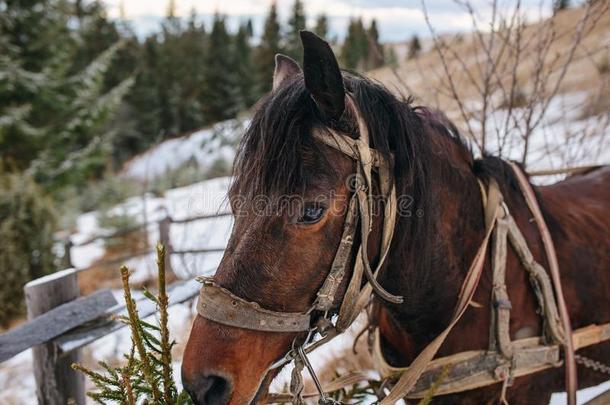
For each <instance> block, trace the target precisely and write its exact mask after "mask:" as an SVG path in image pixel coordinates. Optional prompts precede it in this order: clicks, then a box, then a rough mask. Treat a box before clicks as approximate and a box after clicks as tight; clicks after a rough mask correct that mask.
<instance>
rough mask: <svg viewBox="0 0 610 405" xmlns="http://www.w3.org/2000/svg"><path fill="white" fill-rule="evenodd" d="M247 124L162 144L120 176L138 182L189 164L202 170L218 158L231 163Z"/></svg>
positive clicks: (216, 128) (236, 122)
mask: <svg viewBox="0 0 610 405" xmlns="http://www.w3.org/2000/svg"><path fill="white" fill-rule="evenodd" d="M248 123H249V121H248V120H244V121H242V120H228V121H224V122H220V123H218V124H216V125H214V126H212V127H211V128H205V129H201V130H199V131H196V132H193V133H192V134H190V135H187V136H184V137H180V138H175V139H170V140H167V141H164V142H161V143H160V144H159V145H157V146H155V147H153V148H151V149H150V150H149V151H148V152H146V153H143V154H141V155H138V156H136V157H135V158H133V159H131V160H130V161H129V162H127V164H126V165H125V168H124V170H123V174H124V175H125V176H126V177H130V178H133V179H137V180H152V179H154V178H156V177H159V176H162V175H163V174H165V173H166V172H167V171H169V170H173V169H176V168H178V167H180V166H181V165H183V164H185V163H186V162H189V161H195V162H196V163H197V164H198V165H199V167H200V168H201V169H202V170H205V169H206V168H208V167H210V165H212V164H213V163H214V161H216V160H218V159H219V158H222V159H224V160H226V161H227V162H232V161H233V158H234V156H235V146H236V145H237V143H238V142H239V139H240V137H241V134H242V133H243V131H244V129H245V128H246V127H247V126H248Z"/></svg>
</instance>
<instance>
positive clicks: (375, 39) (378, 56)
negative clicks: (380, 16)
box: [366, 19, 384, 69]
mask: <svg viewBox="0 0 610 405" xmlns="http://www.w3.org/2000/svg"><path fill="white" fill-rule="evenodd" d="M366 34H367V39H368V58H367V63H366V68H367V69H375V68H378V67H380V66H383V63H384V55H383V47H382V46H381V44H380V43H379V30H378V29H377V21H376V20H375V19H373V20H372V21H371V25H370V27H369V29H368V30H367V32H366Z"/></svg>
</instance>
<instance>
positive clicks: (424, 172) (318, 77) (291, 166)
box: [182, 32, 610, 405]
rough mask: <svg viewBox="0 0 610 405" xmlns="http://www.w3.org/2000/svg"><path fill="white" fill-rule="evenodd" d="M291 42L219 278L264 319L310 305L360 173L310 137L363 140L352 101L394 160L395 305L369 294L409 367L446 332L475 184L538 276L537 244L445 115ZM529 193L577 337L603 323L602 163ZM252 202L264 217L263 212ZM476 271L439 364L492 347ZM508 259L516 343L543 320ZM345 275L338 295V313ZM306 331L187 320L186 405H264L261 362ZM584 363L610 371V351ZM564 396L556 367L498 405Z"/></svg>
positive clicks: (607, 254) (384, 279)
mask: <svg viewBox="0 0 610 405" xmlns="http://www.w3.org/2000/svg"><path fill="white" fill-rule="evenodd" d="M301 38H302V41H303V47H304V61H305V62H304V68H303V71H301V69H300V68H299V66H298V65H297V64H296V63H295V62H294V61H292V60H290V59H288V58H286V57H281V56H280V57H278V58H276V62H277V63H276V72H275V76H274V86H273V91H272V92H271V93H270V94H269V95H267V96H266V98H265V99H264V100H262V101H261V102H260V103H259V105H258V108H257V111H256V113H255V115H254V118H253V120H252V123H251V124H250V126H249V128H248V130H247V132H246V134H245V135H244V138H243V140H242V143H241V146H240V150H239V154H238V158H237V161H236V164H235V168H234V183H233V185H232V187H231V189H230V193H229V196H230V201H231V205H232V208H233V210H234V212H235V213H236V217H235V225H234V228H233V233H232V235H231V239H230V241H229V244H228V246H227V249H226V252H225V254H224V257H223V260H222V262H221V264H220V267H219V268H218V271H217V272H216V275H215V276H214V281H215V283H217V284H218V285H220V286H222V287H224V288H226V289H227V290H229V291H231V292H232V293H233V294H235V295H236V296H238V297H241V298H243V299H245V300H248V301H254V302H257V303H259V304H260V306H261V307H263V308H266V309H269V310H273V311H284V312H304V311H306V310H307V309H308V308H310V307H311V305H312V302H313V301H314V300H315V298H316V292H317V291H318V289H319V288H320V286H321V285H322V283H323V281H324V280H325V278H326V276H327V274H328V272H329V269H330V266H331V263H332V261H333V258H334V255H335V252H336V251H337V248H338V246H339V243H340V237H341V236H340V235H341V232H342V226H343V223H344V220H345V216H346V210H345V209H344V208H345V207H344V206H345V202H346V201H349V197H350V193H351V191H350V190H351V189H350V187H349V185H348V183H349V181H348V179H349V178H350V176H351V175H352V173H354V170H355V162H354V161H353V160H352V159H349V158H348V157H346V155H344V154H342V153H340V152H338V151H337V150H335V149H333V148H331V147H328V146H327V145H325V144H324V143H321V142H319V141H318V140H316V139H315V137H313V136H312V132H313V131H314V130H320V129H322V130H323V129H324V128H332V129H333V130H335V131H337V132H340V133H343V134H347V135H348V136H350V137H352V138H354V139H356V138H358V137H359V133H358V125H357V123H356V122H355V119H354V112H353V111H350V109H349V108H347V104H346V102H345V100H346V95H349V97H350V98H351V99H352V100H354V103H355V104H356V105H357V107H358V109H359V111H360V114H361V115H362V118H363V119H364V121H365V122H366V125H367V127H368V131H369V136H370V143H371V146H372V147H374V148H375V149H376V150H378V151H379V152H380V153H381V154H382V155H383V156H385V157H387V158H389V157H390V156H392V157H393V159H394V162H395V164H394V168H393V170H394V178H395V181H396V188H397V193H398V195H399V196H401V198H399V201H401V204H402V205H403V206H402V207H401V215H399V216H398V217H397V222H396V232H395V234H394V237H393V240H392V245H391V250H390V254H389V256H388V257H387V259H386V261H385V264H384V266H383V268H382V271H381V273H380V275H379V278H378V280H379V282H380V284H381V286H382V287H383V288H385V289H386V290H387V291H388V292H390V293H392V294H397V295H401V296H403V297H404V301H403V302H402V303H400V304H390V303H387V302H385V301H381V300H379V299H378V302H379V303H380V306H381V308H382V309H381V312H380V314H379V316H378V319H377V322H378V324H379V328H380V329H379V330H380V334H381V344H382V350H383V352H384V355H385V357H386V359H388V360H389V362H390V363H391V364H392V365H396V366H406V365H408V364H409V363H410V362H411V361H412V360H413V359H414V357H415V356H416V355H417V354H418V353H419V352H420V351H421V350H422V348H424V347H425V346H426V345H427V344H428V343H429V342H430V341H431V340H432V339H433V338H434V337H435V336H437V335H438V334H439V333H440V332H441V331H442V330H443V329H444V328H445V327H446V326H447V324H448V322H449V321H450V318H451V316H452V313H453V310H454V307H455V305H456V301H457V299H458V294H459V290H460V286H461V284H462V281H463V280H464V278H465V274H466V272H467V269H468V266H469V264H470V263H471V261H472V259H473V256H474V255H475V252H476V251H477V249H478V248H479V245H480V243H481V241H482V239H483V233H484V219H483V215H482V212H483V205H482V204H483V203H482V199H481V193H480V189H479V184H478V181H477V179H480V180H481V181H483V182H487V181H489V180H490V179H495V181H496V182H497V183H498V184H499V186H500V189H501V192H502V194H503V195H504V198H505V201H506V204H507V206H508V207H509V209H510V211H511V213H512V215H513V217H514V218H515V220H516V222H517V224H518V226H519V228H520V229H521V231H522V232H523V234H524V235H525V238H526V239H527V242H528V245H529V246H530V249H531V250H532V253H533V255H534V257H535V258H536V260H537V261H538V262H539V263H541V264H542V265H543V266H544V267H545V268H546V267H547V260H546V258H545V254H544V249H543V245H542V240H541V237H540V234H539V231H538V228H537V226H536V225H535V224H534V223H532V221H531V213H530V211H529V210H528V208H527V206H526V204H525V201H524V198H523V196H522V194H521V192H520V190H519V187H518V185H517V182H516V179H515V175H514V173H513V171H512V170H511V168H510V167H509V166H508V165H507V163H506V162H504V161H502V160H501V159H499V158H496V157H492V156H485V157H483V158H482V159H478V160H477V159H474V158H473V155H472V153H471V152H470V150H469V149H468V148H467V147H466V146H465V144H464V143H463V142H462V141H461V139H460V137H459V135H458V132H457V130H456V128H455V127H454V126H453V125H452V124H451V123H450V122H449V121H448V120H447V119H445V118H444V116H442V115H441V114H438V113H435V112H432V111H430V110H428V109H426V108H421V107H413V106H412V105H411V103H410V101H409V100H399V99H397V98H396V97H395V96H394V95H392V94H391V93H390V92H389V91H388V90H387V89H385V88H384V87H383V86H381V85H379V84H378V83H375V82H372V81H370V80H367V79H366V78H363V77H360V76H358V75H355V74H353V73H348V72H341V71H340V70H339V69H338V66H337V62H336V60H335V57H334V55H333V54H332V51H331V49H330V47H329V46H328V45H327V44H326V43H325V42H324V41H322V40H321V39H319V38H317V37H315V36H314V35H313V34H310V33H306V32H304V33H302V36H301ZM337 78H338V80H337ZM534 189H535V192H536V193H537V197H538V200H539V203H540V206H541V209H542V211H543V214H544V217H545V219H546V221H547V224H548V227H549V230H550V232H551V234H552V237H553V239H554V242H555V246H556V249H557V252H558V259H559V262H560V266H561V277H562V282H563V288H564V295H565V299H566V301H567V304H568V309H569V314H570V317H571V321H572V325H573V327H574V329H576V328H579V327H584V326H587V325H589V324H593V323H598V324H600V323H605V322H610V305H608V300H609V298H610V215H609V214H608V208H609V207H610V167H602V168H599V169H597V170H594V171H591V172H589V173H586V174H584V175H577V176H572V177H569V178H568V179H566V180H564V181H562V182H559V183H557V184H555V185H552V186H545V187H534ZM285 196H292V197H297V198H294V199H291V201H296V209H289V208H287V207H286V205H282V204H279V203H278V201H280V200H282V199H283V198H284V197H285ZM261 204H263V205H265V208H268V207H269V206H271V207H274V209H263V210H261V209H260V207H261ZM399 205H400V204H399ZM290 206H291V207H293V208H294V204H292V205H290ZM405 208H406V209H405ZM381 227H382V218H381V216H375V218H374V221H373V230H372V232H371V234H370V240H369V245H368V254H369V258H371V261H372V262H373V263H374V262H375V261H376V260H378V256H379V250H380V249H379V246H380V237H381V236H380V228H381ZM354 245H355V246H356V245H358V243H355V244H354ZM354 253H355V249H354ZM352 256H354V255H352ZM353 260H354V259H353V257H352V261H353ZM486 260H487V262H486V264H485V269H484V272H483V275H482V277H481V280H480V283H479V285H478V288H477V290H476V294H475V296H474V301H476V302H477V303H478V304H480V305H478V306H476V307H475V306H472V307H470V308H469V309H468V310H467V311H466V313H465V314H464V316H463V317H462V318H461V320H460V321H459V323H458V324H457V325H456V327H455V328H454V329H453V330H452V332H451V333H450V335H449V337H448V338H447V340H446V341H445V342H444V344H443V345H442V346H441V349H440V351H439V353H438V355H439V356H443V355H449V354H453V353H458V352H461V351H465V350H472V349H486V348H487V347H488V334H489V324H490V317H491V316H490V296H491V284H492V275H491V270H490V266H491V264H490V258H489V257H488V258H487V259H486ZM507 260H508V261H507V268H506V284H507V286H508V294H509V297H510V300H511V302H512V311H511V319H510V334H511V338H512V339H516V338H523V337H528V336H539V335H540V334H541V320H540V316H539V315H538V314H537V313H536V309H537V302H536V298H535V296H534V292H533V291H532V288H531V286H530V281H529V280H528V275H527V273H526V271H525V270H524V269H523V267H522V266H521V264H520V262H519V260H518V259H517V257H516V255H515V253H514V252H513V251H511V250H510V249H509V251H508V259H507ZM348 279H349V275H348V276H347V277H345V278H344V280H343V284H342V285H341V287H340V289H339V293H338V294H337V296H336V299H335V307H336V308H338V306H339V305H340V303H341V299H342V296H343V293H344V292H345V289H346V284H347V280H348ZM302 335H304V334H303V333H301V334H299V333H278V332H262V331H253V330H247V329H242V328H238V327H231V326H226V325H222V324H219V323H215V322H213V321H210V320H208V319H205V318H203V317H201V316H197V318H196V319H195V321H194V324H193V328H192V331H191V335H190V338H189V341H188V344H187V347H186V351H185V353H184V360H183V364H182V376H183V377H182V378H183V382H184V385H185V387H186V388H187V390H188V391H189V392H190V393H191V396H192V398H193V399H194V400H195V402H196V403H197V404H235V405H241V404H251V403H264V402H265V399H266V395H267V394H266V393H267V388H268V386H269V384H270V382H271V381H272V379H273V378H274V377H275V375H276V374H277V370H275V371H268V370H269V366H270V365H271V364H272V363H274V362H276V361H277V360H278V359H279V358H281V357H282V356H284V355H285V354H286V353H287V352H288V351H289V350H290V348H291V344H292V342H293V341H294V340H295V338H297V340H298V338H301V339H304V338H305V337H304V336H302ZM581 354H583V355H585V356H588V357H591V358H594V359H596V360H598V361H601V362H604V363H608V362H610V344H609V343H607V342H606V343H604V344H598V345H596V346H593V347H591V348H587V349H584V350H582V352H581ZM578 375H579V387H580V388H583V387H586V386H591V385H593V384H599V383H601V382H602V381H604V379H605V377H606V378H607V376H604V375H603V374H601V373H599V372H596V371H593V370H591V369H588V368H583V367H580V366H579V368H578ZM500 390H501V387H500V384H496V385H492V386H489V387H486V388H481V389H476V390H471V391H467V392H463V393H460V394H453V395H445V396H439V397H437V398H435V399H434V402H435V403H447V404H454V403H462V404H483V403H495V402H497V401H498V398H499V394H500ZM561 390H563V369H562V368H555V369H550V370H547V371H543V372H538V373H535V374H531V375H529V376H525V377H520V378H516V379H515V381H514V384H513V385H512V386H511V387H510V388H509V389H508V392H507V399H508V400H509V402H510V403H512V404H531V403H540V404H544V403H548V401H549V398H550V396H551V393H553V392H556V391H561Z"/></svg>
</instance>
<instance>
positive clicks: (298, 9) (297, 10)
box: [286, 0, 306, 61]
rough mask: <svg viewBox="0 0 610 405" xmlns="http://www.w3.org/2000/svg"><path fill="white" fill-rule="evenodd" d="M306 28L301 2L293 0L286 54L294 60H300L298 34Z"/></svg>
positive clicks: (300, 50)
mask: <svg viewBox="0 0 610 405" xmlns="http://www.w3.org/2000/svg"><path fill="white" fill-rule="evenodd" d="M305 27H306V17H305V11H304V10H303V3H302V2H301V0H295V1H294V4H293V5H292V11H291V14H290V18H289V19H288V33H287V36H286V53H287V54H288V56H290V57H292V58H293V59H294V60H297V61H300V60H301V59H302V55H303V52H302V47H301V37H300V35H299V32H300V31H301V30H304V29H305Z"/></svg>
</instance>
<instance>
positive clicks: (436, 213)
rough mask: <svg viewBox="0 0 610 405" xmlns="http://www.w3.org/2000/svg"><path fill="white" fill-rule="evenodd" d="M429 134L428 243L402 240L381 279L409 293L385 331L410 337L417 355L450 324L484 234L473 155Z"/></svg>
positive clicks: (392, 309)
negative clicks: (461, 288)
mask: <svg viewBox="0 0 610 405" xmlns="http://www.w3.org/2000/svg"><path fill="white" fill-rule="evenodd" d="M428 135H429V138H430V148H429V149H430V150H429V156H422V158H423V159H425V160H424V164H425V166H426V187H427V189H428V190H427V193H428V195H429V197H430V198H429V200H428V202H427V204H426V206H424V207H423V216H424V219H425V220H426V221H425V222H426V226H425V228H426V229H425V232H422V233H421V234H419V235H416V236H417V238H418V239H419V238H424V239H423V240H424V243H423V244H421V243H414V242H415V241H414V240H412V238H409V237H406V238H401V240H400V242H398V243H400V246H397V247H396V248H393V249H392V256H391V257H389V262H388V268H387V269H386V270H385V273H383V278H380V279H381V280H382V282H384V283H385V284H384V285H388V286H390V285H393V286H395V287H394V289H393V290H394V291H392V292H396V293H398V294H400V295H402V296H403V297H404V303H403V304H401V305H392V306H386V307H385V308H384V310H385V314H383V316H382V317H381V323H380V327H381V328H382V334H384V331H383V329H384V324H385V329H386V332H387V334H388V335H389V336H394V337H395V338H396V339H399V340H402V343H400V346H402V347H404V341H405V339H407V341H409V343H410V346H412V351H413V353H414V354H416V353H417V352H419V350H421V348H422V347H423V346H425V345H426V344H427V343H428V342H430V341H431V340H432V339H433V338H434V337H435V336H436V335H438V334H439V333H440V332H441V331H442V330H443V329H444V328H445V327H446V326H447V324H448V323H449V320H450V318H451V316H452V314H453V311H454V308H455V305H456V302H457V297H458V294H459V291H460V287H461V285H462V282H463V280H464V278H465V275H466V272H467V271H468V268H469V266H470V263H471V261H472V259H473V257H474V255H475V253H476V251H477V249H478V247H479V245H480V243H481V241H482V239H483V232H484V221H483V206H482V200H481V191H480V188H479V185H478V181H477V178H476V176H475V174H474V173H473V171H472V158H471V155H470V153H469V152H468V151H467V150H466V149H465V148H464V146H463V145H461V144H459V143H458V142H456V141H455V140H453V139H451V138H450V137H448V136H447V135H446V134H443V133H440V132H438V131H434V130H430V131H429V134H428ZM415 220H418V219H417V218H416V217H411V218H400V219H399V224H398V225H399V226H398V230H399V232H403V233H404V232H405V230H406V231H407V233H408V228H409V227H410V226H413V222H412V221H415ZM401 229H402V231H401ZM418 242H421V240H419V241H418ZM403 354H404V353H403ZM407 360H408V359H407Z"/></svg>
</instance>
